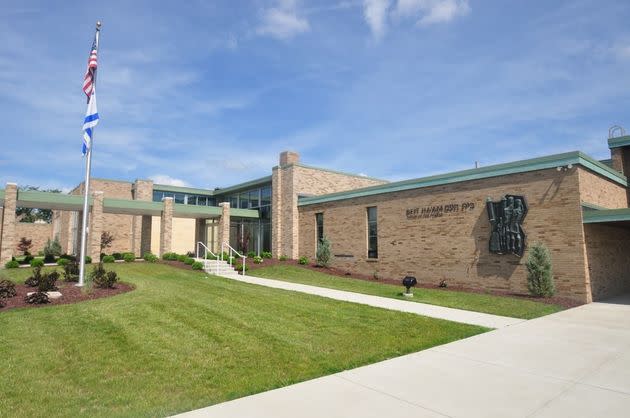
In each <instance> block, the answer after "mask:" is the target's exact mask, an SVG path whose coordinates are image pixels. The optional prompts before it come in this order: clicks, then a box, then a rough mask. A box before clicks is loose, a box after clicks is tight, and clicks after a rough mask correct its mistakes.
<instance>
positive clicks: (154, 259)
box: [142, 252, 159, 263]
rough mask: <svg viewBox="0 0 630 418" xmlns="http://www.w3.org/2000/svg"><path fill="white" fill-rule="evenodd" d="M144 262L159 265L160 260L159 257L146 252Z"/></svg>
mask: <svg viewBox="0 0 630 418" xmlns="http://www.w3.org/2000/svg"><path fill="white" fill-rule="evenodd" d="M142 258H144V261H147V262H149V263H157V261H158V260H159V258H158V257H157V255H155V254H153V253H150V252H146V253H144V257H142Z"/></svg>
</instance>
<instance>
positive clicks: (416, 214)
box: [406, 202, 475, 219]
mask: <svg viewBox="0 0 630 418" xmlns="http://www.w3.org/2000/svg"><path fill="white" fill-rule="evenodd" d="M473 209H475V202H462V203H449V204H445V205H434V206H425V207H423V208H409V209H407V211H406V214H407V219H422V218H441V217H442V216H444V215H451V214H456V213H466V212H470V211H472V210H473Z"/></svg>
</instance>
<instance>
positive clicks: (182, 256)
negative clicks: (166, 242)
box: [177, 254, 188, 263]
mask: <svg viewBox="0 0 630 418" xmlns="http://www.w3.org/2000/svg"><path fill="white" fill-rule="evenodd" d="M187 258H188V257H186V254H180V255H178V256H177V261H179V262H180V263H183V262H184V261H186V259H187Z"/></svg>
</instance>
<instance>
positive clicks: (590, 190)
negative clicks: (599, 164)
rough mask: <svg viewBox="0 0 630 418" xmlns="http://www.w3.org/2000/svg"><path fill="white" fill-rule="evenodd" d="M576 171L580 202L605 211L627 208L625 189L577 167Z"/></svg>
mask: <svg viewBox="0 0 630 418" xmlns="http://www.w3.org/2000/svg"><path fill="white" fill-rule="evenodd" d="M577 170H578V173H579V177H580V196H581V199H582V202H585V203H591V204H593V205H597V206H601V207H603V208H606V209H619V208H627V207H628V194H627V190H626V188H625V187H623V186H622V185H620V184H618V183H615V182H612V181H610V180H608V179H607V178H605V177H602V176H600V175H599V174H595V173H593V172H591V171H589V170H586V169H584V168H582V167H577Z"/></svg>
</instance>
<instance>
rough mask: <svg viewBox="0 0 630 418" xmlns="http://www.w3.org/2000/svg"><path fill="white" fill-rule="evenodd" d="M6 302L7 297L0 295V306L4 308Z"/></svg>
mask: <svg viewBox="0 0 630 418" xmlns="http://www.w3.org/2000/svg"><path fill="white" fill-rule="evenodd" d="M6 304H7V299H6V298H3V297H0V308H4V306H5V305H6Z"/></svg>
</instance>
